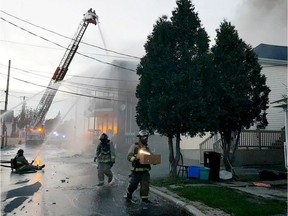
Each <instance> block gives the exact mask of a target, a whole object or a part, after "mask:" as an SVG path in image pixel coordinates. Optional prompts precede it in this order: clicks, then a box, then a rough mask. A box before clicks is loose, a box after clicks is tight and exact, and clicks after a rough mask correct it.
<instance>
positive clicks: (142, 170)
mask: <svg viewBox="0 0 288 216" xmlns="http://www.w3.org/2000/svg"><path fill="white" fill-rule="evenodd" d="M137 136H138V137H139V140H138V142H137V143H135V144H133V145H132V146H131V147H130V149H129V151H128V154H127V159H128V161H130V162H131V163H132V168H131V171H132V172H131V174H130V181H129V186H128V189H127V194H126V195H125V196H124V198H126V199H127V200H131V199H132V194H133V192H134V191H135V190H136V189H137V187H138V184H139V183H140V197H141V199H142V201H143V202H146V203H150V201H149V199H148V194H149V184H150V174H149V171H150V169H151V165H150V164H141V163H140V161H139V154H140V151H146V152H148V153H151V152H150V149H149V148H148V132H147V131H143V130H141V131H139V134H138V135H137Z"/></svg>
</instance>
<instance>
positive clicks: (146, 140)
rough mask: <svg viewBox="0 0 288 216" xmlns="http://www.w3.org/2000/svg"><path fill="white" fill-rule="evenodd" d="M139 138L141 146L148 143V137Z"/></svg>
mask: <svg viewBox="0 0 288 216" xmlns="http://www.w3.org/2000/svg"><path fill="white" fill-rule="evenodd" d="M139 138H140V141H141V143H142V144H147V142H148V136H146V135H145V136H140V137H139Z"/></svg>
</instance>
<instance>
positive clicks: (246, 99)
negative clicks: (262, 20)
mask: <svg viewBox="0 0 288 216" xmlns="http://www.w3.org/2000/svg"><path fill="white" fill-rule="evenodd" d="M216 32H217V35H216V40H215V41H216V43H215V45H214V46H213V47H212V53H213V55H214V59H213V64H214V67H215V73H216V74H217V82H216V83H215V84H217V85H216V86H217V88H218V89H217V91H216V92H217V95H215V97H216V98H217V99H218V102H217V104H218V109H217V110H218V114H217V116H216V118H217V122H218V126H217V129H216V131H217V132H219V133H220V135H221V139H222V148H223V161H224V164H225V168H226V170H231V166H230V162H233V159H234V154H235V151H236V149H237V146H238V141H239V137H240V133H241V130H242V129H243V128H249V127H251V126H252V125H253V124H256V125H257V127H261V128H262V127H265V126H267V124H268V122H267V119H266V109H267V108H268V106H267V104H268V102H269V100H268V95H269V92H270V89H269V88H268V87H267V86H266V77H265V75H262V74H261V69H262V68H261V66H260V65H259V63H258V58H257V56H256V54H255V53H254V52H253V49H252V47H251V46H250V45H247V44H246V43H245V42H244V41H243V40H242V39H240V38H239V36H238V33H237V31H236V30H235V27H234V26H233V25H231V23H230V22H227V21H226V20H224V21H223V22H222V23H221V24H220V29H217V30H216Z"/></svg>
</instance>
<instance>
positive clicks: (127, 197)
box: [124, 192, 132, 200]
mask: <svg viewBox="0 0 288 216" xmlns="http://www.w3.org/2000/svg"><path fill="white" fill-rule="evenodd" d="M124 198H125V199H126V200H131V199H132V194H130V193H128V192H127V193H126V194H125V195H124Z"/></svg>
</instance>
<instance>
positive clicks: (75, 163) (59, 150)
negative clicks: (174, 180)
mask: <svg viewBox="0 0 288 216" xmlns="http://www.w3.org/2000/svg"><path fill="white" fill-rule="evenodd" d="M19 148H23V149H24V151H25V153H24V154H25V156H26V158H27V159H28V160H29V161H31V160H32V159H34V158H35V157H36V159H40V160H41V163H42V164H43V163H44V164H45V165H46V167H45V168H44V170H41V171H38V172H36V173H30V174H21V175H20V174H16V173H13V172H11V170H10V169H9V168H6V167H1V215H21V216H23V215H27V216H32V215H33V216H42V215H45V216H46V215H47V216H49V215H51V216H52V215H53V216H60V215H63V216H66V215H69V216H74V215H75V216H82V215H85V216H86V215H89V216H90V215H91V216H92V215H101V216H102V215H111V216H114V215H115V216H125V215H149V216H153V215H173V216H174V215H188V214H187V213H186V212H183V210H181V209H179V208H177V207H176V206H175V205H174V204H172V203H170V202H168V201H167V200H165V199H163V198H162V197H160V196H159V195H156V194H153V193H150V200H151V201H152V204H143V203H142V202H141V201H140V197H139V191H138V190H137V191H135V193H134V194H133V202H132V203H131V202H127V201H126V200H125V199H123V195H124V194H125V192H126V188H127V186H128V174H129V169H130V164H129V162H128V161H126V158H125V155H123V154H121V153H117V160H116V164H115V165H114V167H113V168H112V171H113V173H114V177H115V178H114V180H113V184H112V185H109V184H105V185H104V186H103V187H98V186H96V185H97V183H98V179H97V165H96V164H95V163H94V162H93V157H94V152H95V146H92V145H87V148H85V149H83V148H80V147H79V148H77V147H76V148H75V147H74V148H71V146H69V145H59V144H53V143H51V144H43V145H40V146H26V145H25V144H22V145H20V146H18V147H17V148H16V147H15V148H10V149H2V150H1V160H2V161H3V160H10V159H11V158H13V157H14V156H15V154H16V152H17V150H18V149H19ZM156 170H157V169H156ZM165 172H167V170H166V171H165V170H163V173H165ZM163 173H162V175H163ZM157 174H158V175H161V172H159V168H158V170H157ZM152 175H153V172H151V176H152ZM152 178H153V176H152Z"/></svg>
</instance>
